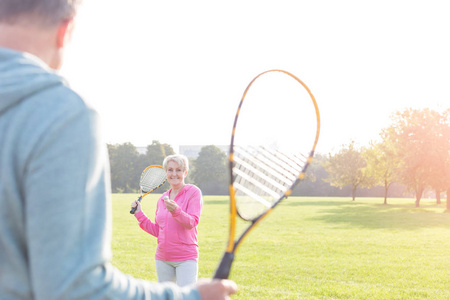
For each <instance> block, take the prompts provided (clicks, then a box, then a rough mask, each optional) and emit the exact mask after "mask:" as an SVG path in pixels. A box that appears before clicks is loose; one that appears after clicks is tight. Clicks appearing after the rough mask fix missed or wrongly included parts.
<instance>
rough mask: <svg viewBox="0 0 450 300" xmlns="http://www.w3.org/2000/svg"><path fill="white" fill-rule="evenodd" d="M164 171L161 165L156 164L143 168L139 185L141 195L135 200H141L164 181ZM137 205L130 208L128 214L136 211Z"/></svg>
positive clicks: (165, 178)
mask: <svg viewBox="0 0 450 300" xmlns="http://www.w3.org/2000/svg"><path fill="white" fill-rule="evenodd" d="M166 180H167V177H166V171H165V170H164V168H163V167H161V166H158V165H153V166H149V167H147V168H145V170H144V171H142V174H141V181H140V183H139V186H140V187H141V195H140V196H139V198H138V199H137V201H139V202H141V200H142V198H144V197H145V196H147V195H148V194H150V193H151V192H153V191H154V190H156V189H157V188H159V187H160V186H162V185H163V184H164V182H166ZM136 209H137V206H136V207H134V208H132V209H131V210H130V214H134V213H135V212H136Z"/></svg>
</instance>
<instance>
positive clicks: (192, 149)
mask: <svg viewBox="0 0 450 300" xmlns="http://www.w3.org/2000/svg"><path fill="white" fill-rule="evenodd" d="M205 146H206V145H181V146H180V148H179V153H180V154H183V155H185V156H186V157H187V158H197V157H198V154H199V153H200V151H201V150H202V148H203V147H205ZM214 146H216V147H217V148H219V149H220V150H222V151H223V152H225V154H226V155H228V152H229V150H230V146H228V145H214Z"/></svg>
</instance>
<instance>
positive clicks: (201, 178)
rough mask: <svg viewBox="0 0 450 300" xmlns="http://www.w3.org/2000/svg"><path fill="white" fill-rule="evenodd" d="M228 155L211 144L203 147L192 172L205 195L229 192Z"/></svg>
mask: <svg viewBox="0 0 450 300" xmlns="http://www.w3.org/2000/svg"><path fill="white" fill-rule="evenodd" d="M226 163H227V157H226V155H225V153H224V152H222V150H220V148H218V147H216V146H213V145H210V146H205V147H203V148H202V149H201V151H200V153H199V155H198V158H197V159H196V160H195V169H194V170H193V172H192V173H191V178H192V179H193V181H194V183H195V184H196V185H197V186H198V187H199V188H200V189H201V190H202V193H203V194H205V195H224V194H226V193H227V190H228V189H227V186H228V185H227V183H228V181H227V179H228V177H227V174H228V169H227V165H226Z"/></svg>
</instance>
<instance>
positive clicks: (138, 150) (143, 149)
mask: <svg viewBox="0 0 450 300" xmlns="http://www.w3.org/2000/svg"><path fill="white" fill-rule="evenodd" d="M136 150H137V152H138V154H145V153H147V147H136Z"/></svg>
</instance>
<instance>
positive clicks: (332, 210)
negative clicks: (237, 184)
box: [283, 199, 450, 230]
mask: <svg viewBox="0 0 450 300" xmlns="http://www.w3.org/2000/svg"><path fill="white" fill-rule="evenodd" d="M375 201H376V200H374V201H373V202H372V201H368V200H363V201H362V202H358V200H356V201H351V199H350V200H347V199H345V200H331V201H328V200H326V199H324V201H321V200H320V199H317V200H316V199H314V200H310V199H307V200H305V201H302V200H299V201H295V202H294V201H293V202H291V203H289V201H286V202H285V203H283V205H285V206H288V207H289V206H305V209H306V206H311V207H313V208H314V209H315V210H316V213H315V215H314V216H313V217H311V218H310V220H315V221H321V222H325V223H330V224H342V225H343V226H344V225H345V226H352V227H357V228H369V229H393V230H395V229H405V230H416V229H423V228H439V227H441V228H446V229H450V213H449V211H448V210H447V209H446V206H445V204H430V203H426V204H422V206H421V207H418V208H417V207H415V205H414V202H411V203H408V202H402V203H400V204H387V205H385V204H380V203H377V202H375Z"/></svg>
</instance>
